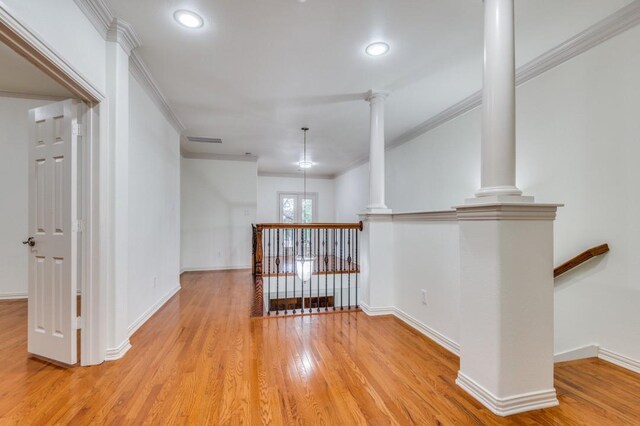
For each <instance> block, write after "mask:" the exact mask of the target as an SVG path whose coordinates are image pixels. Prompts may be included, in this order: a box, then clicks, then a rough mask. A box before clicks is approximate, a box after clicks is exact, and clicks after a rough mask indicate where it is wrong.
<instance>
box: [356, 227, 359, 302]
mask: <svg viewBox="0 0 640 426" xmlns="http://www.w3.org/2000/svg"><path fill="white" fill-rule="evenodd" d="M355 233H356V234H355V236H356V309H358V275H360V257H359V256H358V240H359V239H360V235H359V234H358V229H356V231H355Z"/></svg>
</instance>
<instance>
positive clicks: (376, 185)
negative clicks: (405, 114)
mask: <svg viewBox="0 0 640 426" xmlns="http://www.w3.org/2000/svg"><path fill="white" fill-rule="evenodd" d="M388 96H389V92H385V91H380V90H370V91H369V94H368V96H367V101H368V102H369V104H371V133H370V140H369V205H368V206H367V212H368V213H389V212H390V211H391V210H389V208H387V205H386V204H385V200H384V101H385V99H386V98H387V97H388Z"/></svg>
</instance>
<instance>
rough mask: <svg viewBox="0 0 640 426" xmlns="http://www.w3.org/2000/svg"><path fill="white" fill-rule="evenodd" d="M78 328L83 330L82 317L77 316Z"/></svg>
mask: <svg viewBox="0 0 640 426" xmlns="http://www.w3.org/2000/svg"><path fill="white" fill-rule="evenodd" d="M75 326H76V330H81V329H82V317H76V324H75Z"/></svg>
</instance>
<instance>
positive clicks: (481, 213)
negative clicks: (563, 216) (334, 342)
mask: <svg viewBox="0 0 640 426" xmlns="http://www.w3.org/2000/svg"><path fill="white" fill-rule="evenodd" d="M513 3H514V0H485V66H484V90H483V121H482V126H483V127H482V160H481V161H482V188H481V189H480V190H479V191H478V192H477V193H476V197H475V198H471V199H468V200H466V203H465V205H463V206H460V207H457V208H456V209H457V213H458V219H459V223H460V296H461V298H460V316H461V317H460V371H459V372H458V379H457V381H456V382H457V383H458V385H459V386H461V387H462V388H463V389H465V390H466V391H467V392H468V393H469V394H471V395H472V396H473V397H474V398H476V399H477V400H478V401H480V402H481V403H482V404H484V405H485V406H486V407H487V408H489V409H490V410H491V411H492V412H494V413H495V414H497V415H501V416H506V415H510V414H515V413H519V412H523V411H529V410H536V409H540V408H545V407H551V406H554V405H558V400H557V398H556V391H555V389H554V387H553V354H554V350H553V297H554V293H553V284H554V283H553V221H554V219H555V216H556V210H557V207H558V205H557V204H535V203H534V198H533V197H524V196H522V195H521V194H522V193H521V191H520V190H519V189H518V188H517V187H516V179H515V177H516V161H515V159H516V157H515V152H516V151H515V148H516V145H515V64H514V31H513V22H514V19H513V18H514V17H513Z"/></svg>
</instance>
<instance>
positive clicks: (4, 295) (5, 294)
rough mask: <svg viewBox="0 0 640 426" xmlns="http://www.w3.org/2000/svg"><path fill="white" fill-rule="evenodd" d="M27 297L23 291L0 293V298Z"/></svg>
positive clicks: (15, 298)
mask: <svg viewBox="0 0 640 426" xmlns="http://www.w3.org/2000/svg"><path fill="white" fill-rule="evenodd" d="M27 297H28V294H27V293H25V292H16V293H0V300H24V299H26V298H27Z"/></svg>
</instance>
